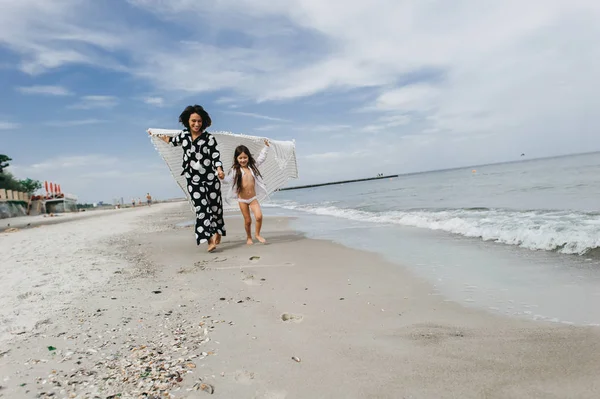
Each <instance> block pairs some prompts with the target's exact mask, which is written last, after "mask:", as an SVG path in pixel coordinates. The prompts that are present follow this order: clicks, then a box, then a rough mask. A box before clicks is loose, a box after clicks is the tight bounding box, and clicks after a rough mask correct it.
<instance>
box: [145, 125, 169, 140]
mask: <svg viewBox="0 0 600 399" xmlns="http://www.w3.org/2000/svg"><path fill="white" fill-rule="evenodd" d="M147 132H148V134H149V135H150V136H152V132H151V131H150V129H148V130H147ZM156 137H158V138H159V139H161V140H162V141H164V142H165V143H167V144H169V143H170V137H169V136H167V135H164V134H157V135H156Z"/></svg>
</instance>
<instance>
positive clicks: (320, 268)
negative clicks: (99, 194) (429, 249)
mask: <svg viewBox="0 0 600 399" xmlns="http://www.w3.org/2000/svg"><path fill="white" fill-rule="evenodd" d="M190 218H191V215H190V214H189V207H188V206H187V205H186V204H185V203H177V204H161V205H157V206H153V207H152V208H149V209H148V208H147V209H139V210H136V211H132V212H128V213H126V214H125V213H123V214H120V215H118V214H117V215H116V216H115V215H107V216H102V217H94V218H89V219H85V220H78V221H73V222H69V223H63V224H58V225H51V226H42V227H40V228H38V229H31V230H22V231H18V232H15V233H4V234H0V265H1V266H0V273H1V276H2V279H1V280H0V281H2V286H1V288H2V292H3V293H2V294H1V295H0V300H1V301H2V305H3V306H2V309H3V310H2V313H1V317H2V324H3V325H2V331H3V333H4V335H3V336H2V337H4V340H3V341H2V346H1V348H2V349H0V354H1V355H0V385H1V386H2V389H0V397H6V398H34V397H50V396H48V394H53V395H54V396H53V397H77V398H88V397H89V398H92V397H95V395H96V396H97V397H100V398H109V397H121V398H129V397H131V398H134V397H135V398H137V397H141V396H140V395H141V393H142V392H156V395H163V396H152V395H150V396H149V397H169V396H165V395H164V394H165V393H168V394H169V395H170V397H175V398H195V397H203V396H210V392H212V391H213V390H214V392H213V393H212V395H213V397H221V398H271V399H276V398H286V399H291V398H597V397H600V379H598V375H600V329H599V328H594V327H575V326H562V325H554V324H545V323H541V322H532V321H527V320H521V319H513V318H506V317H501V316H498V315H492V314H489V313H487V312H485V311H480V310H477V309H471V308H464V307H462V306H459V305H458V304H455V303H452V302H448V301H446V300H445V299H444V298H443V297H441V296H437V295H432V292H433V289H432V286H431V285H430V284H428V283H427V282H425V281H422V280H420V279H418V278H416V277H415V276H414V275H412V274H410V273H409V272H407V271H406V270H405V269H404V268H402V267H401V266H400V265H396V264H392V263H389V262H386V261H384V260H382V259H381V258H380V257H378V256H376V255H373V254H370V253H367V252H361V251H356V250H352V249H348V248H345V247H343V246H340V245H337V244H333V243H330V242H327V241H318V240H310V239H307V238H305V237H303V236H302V235H300V234H297V233H296V232H294V231H291V230H290V229H289V227H288V223H287V219H285V218H269V217H267V218H266V219H265V222H264V236H265V238H267V240H269V244H268V245H260V244H255V245H253V246H250V247H248V246H246V245H245V237H244V233H243V226H242V224H241V221H240V218H239V216H238V215H236V214H234V216H231V217H228V218H227V221H226V223H227V228H228V236H227V237H225V238H224V240H223V244H222V245H221V246H220V247H219V250H218V252H216V253H213V254H207V253H206V252H205V247H200V248H198V247H196V245H195V243H194V237H193V233H192V231H191V228H189V227H185V228H181V227H176V224H177V223H180V222H183V221H186V220H189V219H190ZM43 240H46V241H43ZM40 242H47V243H48V242H60V243H63V244H62V245H50V244H47V245H46V246H45V247H44V250H43V251H42V250H35V248H36V246H37V245H39V243H40ZM67 243H68V244H67ZM24 245H29V247H27V246H25V247H23V246H24ZM44 273H47V274H45V275H44ZM15 313H16V314H15ZM23 384H25V385H23ZM161 389H162V391H161ZM42 393H43V394H42ZM40 394H42V395H40ZM118 394H121V396H113V395H118Z"/></svg>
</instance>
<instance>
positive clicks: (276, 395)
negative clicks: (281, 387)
mask: <svg viewBox="0 0 600 399" xmlns="http://www.w3.org/2000/svg"><path fill="white" fill-rule="evenodd" d="M285 398H287V392H286V391H267V392H265V393H262V394H258V395H256V396H255V397H254V399H285Z"/></svg>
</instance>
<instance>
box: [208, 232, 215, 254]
mask: <svg viewBox="0 0 600 399" xmlns="http://www.w3.org/2000/svg"><path fill="white" fill-rule="evenodd" d="M215 249H217V244H215V237H214V236H212V237H211V238H210V240H208V248H207V249H206V250H207V251H208V252H212V251H214V250H215Z"/></svg>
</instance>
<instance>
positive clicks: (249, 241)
mask: <svg viewBox="0 0 600 399" xmlns="http://www.w3.org/2000/svg"><path fill="white" fill-rule="evenodd" d="M252 244H254V243H253V242H252V238H250V237H248V238H247V239H246V245H252Z"/></svg>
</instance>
